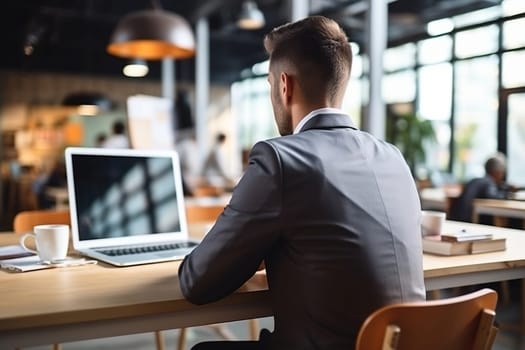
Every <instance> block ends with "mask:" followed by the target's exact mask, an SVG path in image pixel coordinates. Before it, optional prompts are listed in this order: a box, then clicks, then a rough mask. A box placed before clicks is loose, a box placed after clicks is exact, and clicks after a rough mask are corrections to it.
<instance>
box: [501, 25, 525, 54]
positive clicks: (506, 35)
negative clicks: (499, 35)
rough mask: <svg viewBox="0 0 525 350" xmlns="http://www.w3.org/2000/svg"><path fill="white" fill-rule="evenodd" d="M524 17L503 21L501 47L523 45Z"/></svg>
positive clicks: (509, 47) (524, 42) (524, 44)
mask: <svg viewBox="0 0 525 350" xmlns="http://www.w3.org/2000/svg"><path fill="white" fill-rule="evenodd" d="M523 33H525V18H519V19H515V20H512V21H506V22H505V23H503V48H504V49H515V48H518V47H523V46H525V35H524V34H523Z"/></svg>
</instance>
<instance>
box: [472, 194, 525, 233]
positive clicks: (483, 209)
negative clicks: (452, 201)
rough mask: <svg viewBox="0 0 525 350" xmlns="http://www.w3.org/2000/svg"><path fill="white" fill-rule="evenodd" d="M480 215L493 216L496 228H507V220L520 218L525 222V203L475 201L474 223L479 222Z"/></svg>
mask: <svg viewBox="0 0 525 350" xmlns="http://www.w3.org/2000/svg"><path fill="white" fill-rule="evenodd" d="M480 215H492V216H494V218H495V224H496V226H506V219H508V218H518V219H522V220H523V221H524V228H525V201H522V200H511V199H475V200H474V202H472V221H474V222H478V220H479V216H480Z"/></svg>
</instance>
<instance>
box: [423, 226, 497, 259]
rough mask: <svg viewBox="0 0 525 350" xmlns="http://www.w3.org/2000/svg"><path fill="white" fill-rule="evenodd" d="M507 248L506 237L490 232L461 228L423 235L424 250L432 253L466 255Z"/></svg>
mask: <svg viewBox="0 0 525 350" xmlns="http://www.w3.org/2000/svg"><path fill="white" fill-rule="evenodd" d="M505 249H506V240H505V238H495V237H493V236H492V234H490V233H483V232H481V233H480V232H470V231H467V230H461V231H459V232H456V233H444V234H441V235H439V236H425V237H423V252H424V253H430V254H437V255H465V254H478V253H488V252H494V251H499V250H505Z"/></svg>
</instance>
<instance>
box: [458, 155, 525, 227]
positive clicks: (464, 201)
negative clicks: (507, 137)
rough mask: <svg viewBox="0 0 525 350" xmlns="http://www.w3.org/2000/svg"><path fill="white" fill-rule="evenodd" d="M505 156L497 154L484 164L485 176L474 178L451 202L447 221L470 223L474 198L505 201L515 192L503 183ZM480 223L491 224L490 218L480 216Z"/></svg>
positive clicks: (505, 168) (512, 187) (505, 166)
mask: <svg viewBox="0 0 525 350" xmlns="http://www.w3.org/2000/svg"><path fill="white" fill-rule="evenodd" d="M506 164H507V162H506V159H505V155H503V154H502V153H498V154H496V155H495V156H493V157H490V158H489V159H488V160H487V161H486V162H485V176H483V177H480V178H474V179H472V180H470V181H469V182H467V183H466V184H465V186H464V187H463V191H462V192H461V194H460V196H459V197H458V198H457V199H456V200H454V202H452V204H451V207H450V212H449V217H448V219H450V220H456V221H464V222H471V221H472V202H473V201H474V199H476V198H489V199H505V198H507V197H508V195H509V193H510V192H513V191H515V190H516V188H515V187H514V186H512V185H509V184H507V183H506V182H505V175H506V171H507V165H506ZM479 222H480V223H483V224H492V218H491V217H489V216H484V215H482V216H481V217H480V219H479Z"/></svg>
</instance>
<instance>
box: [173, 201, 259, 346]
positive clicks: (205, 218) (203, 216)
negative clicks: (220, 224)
mask: <svg viewBox="0 0 525 350" xmlns="http://www.w3.org/2000/svg"><path fill="white" fill-rule="evenodd" d="M223 211H224V206H223V205H188V206H186V220H187V221H188V223H190V224H192V223H193V224H196V223H212V222H215V221H216V220H217V218H218V217H219V215H221V213H222V212H223ZM248 322H249V323H248V327H249V331H250V337H251V338H252V339H253V340H256V339H257V337H258V336H259V323H258V321H257V319H252V320H248ZM208 327H211V328H212V329H213V330H214V331H215V332H216V333H217V334H219V335H220V336H221V337H223V338H224V339H233V338H234V336H233V334H231V333H230V331H229V330H228V329H227V328H226V327H225V326H224V325H223V324H213V325H209V326H208ZM186 333H187V328H181V329H180V333H179V339H178V343H177V349H178V350H184V348H185V346H186Z"/></svg>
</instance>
